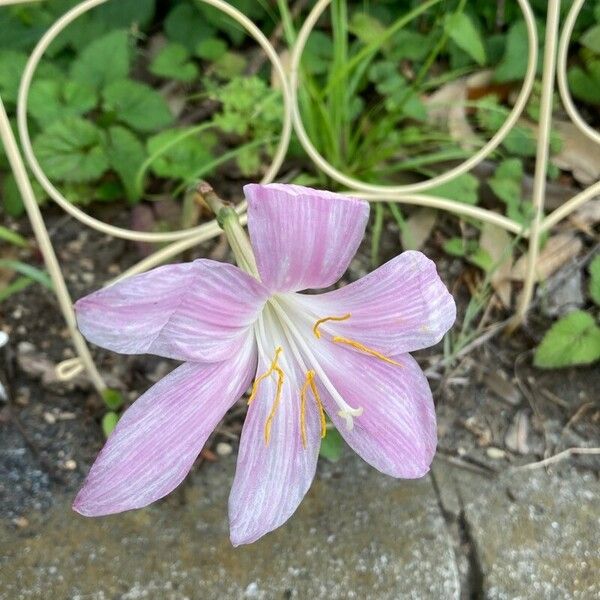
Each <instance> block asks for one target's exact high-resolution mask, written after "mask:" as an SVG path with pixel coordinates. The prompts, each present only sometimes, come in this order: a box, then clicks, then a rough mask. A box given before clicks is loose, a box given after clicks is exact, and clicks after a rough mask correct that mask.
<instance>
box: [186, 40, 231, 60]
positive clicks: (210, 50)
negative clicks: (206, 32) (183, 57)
mask: <svg viewBox="0 0 600 600" xmlns="http://www.w3.org/2000/svg"><path fill="white" fill-rule="evenodd" d="M225 52H227V44H226V43H225V42H224V41H223V40H221V39H219V38H213V37H211V38H206V39H204V40H200V41H199V42H198V44H196V48H195V49H194V53H195V54H196V56H198V57H200V58H203V59H204V60H218V59H219V58H221V56H223V54H225Z"/></svg>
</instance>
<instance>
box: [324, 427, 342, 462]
mask: <svg viewBox="0 0 600 600" xmlns="http://www.w3.org/2000/svg"><path fill="white" fill-rule="evenodd" d="M343 452H344V439H343V438H342V436H341V435H340V433H339V432H338V430H337V429H327V435H326V436H325V437H324V438H323V439H322V440H321V448H320V450H319V455H320V456H322V457H323V458H326V459H327V460H329V461H331V462H337V461H338V460H340V458H341V457H342V453H343Z"/></svg>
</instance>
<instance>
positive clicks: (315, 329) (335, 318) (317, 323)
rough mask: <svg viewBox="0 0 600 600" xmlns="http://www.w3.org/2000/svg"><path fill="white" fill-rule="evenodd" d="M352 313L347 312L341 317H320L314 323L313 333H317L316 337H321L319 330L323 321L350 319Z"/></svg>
mask: <svg viewBox="0 0 600 600" xmlns="http://www.w3.org/2000/svg"><path fill="white" fill-rule="evenodd" d="M351 316H352V315H351V314H350V313H347V314H345V315H342V316H341V317H323V318H322V319H319V320H318V321H317V322H316V323H315V324H314V325H313V333H314V334H315V337H317V338H320V337H321V332H320V331H319V327H320V326H321V325H322V324H323V323H327V321H346V320H347V319H349V318H350V317H351Z"/></svg>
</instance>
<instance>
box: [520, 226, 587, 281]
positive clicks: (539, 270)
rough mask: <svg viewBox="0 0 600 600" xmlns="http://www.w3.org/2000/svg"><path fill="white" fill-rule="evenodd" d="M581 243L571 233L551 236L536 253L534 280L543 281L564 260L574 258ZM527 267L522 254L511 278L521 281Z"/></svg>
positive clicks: (524, 256) (562, 263)
mask: <svg viewBox="0 0 600 600" xmlns="http://www.w3.org/2000/svg"><path fill="white" fill-rule="evenodd" d="M582 246H583V244H582V242H581V240H580V239H579V238H578V237H577V236H576V235H575V234H573V233H559V234H557V235H554V236H552V237H551V238H550V239H549V240H548V241H547V242H546V245H545V246H544V248H543V249H542V251H541V252H540V254H539V255H538V258H537V261H536V265H535V281H536V282H539V281H544V280H545V279H547V278H548V277H549V276H550V275H552V273H555V272H556V271H558V269H560V267H562V265H564V264H565V263H566V262H568V261H569V260H571V259H572V258H575V257H576V256H577V255H578V254H579V252H580V251H581V248H582ZM526 269H527V255H526V254H524V255H523V256H521V257H520V258H519V260H517V262H516V263H515V265H514V267H513V269H512V272H511V279H514V280H517V281H523V279H525V272H526Z"/></svg>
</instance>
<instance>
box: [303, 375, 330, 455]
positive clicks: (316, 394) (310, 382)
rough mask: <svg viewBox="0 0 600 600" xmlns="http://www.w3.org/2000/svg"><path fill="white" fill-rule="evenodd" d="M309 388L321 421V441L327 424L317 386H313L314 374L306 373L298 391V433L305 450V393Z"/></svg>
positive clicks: (325, 432)
mask: <svg viewBox="0 0 600 600" xmlns="http://www.w3.org/2000/svg"><path fill="white" fill-rule="evenodd" d="M309 387H310V389H311V391H312V393H313V397H314V399H315V403H316V405H317V409H318V410H319V419H320V421H321V439H323V438H324V437H325V435H326V434H327V422H326V421H325V411H324V409H323V403H322V402H321V397H320V396H319V392H318V390H317V386H316V384H315V372H314V371H308V372H307V373H306V379H305V380H304V385H303V386H302V389H301V390H300V433H301V435H302V446H304V448H306V445H307V440H306V393H307V391H308V388H309Z"/></svg>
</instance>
